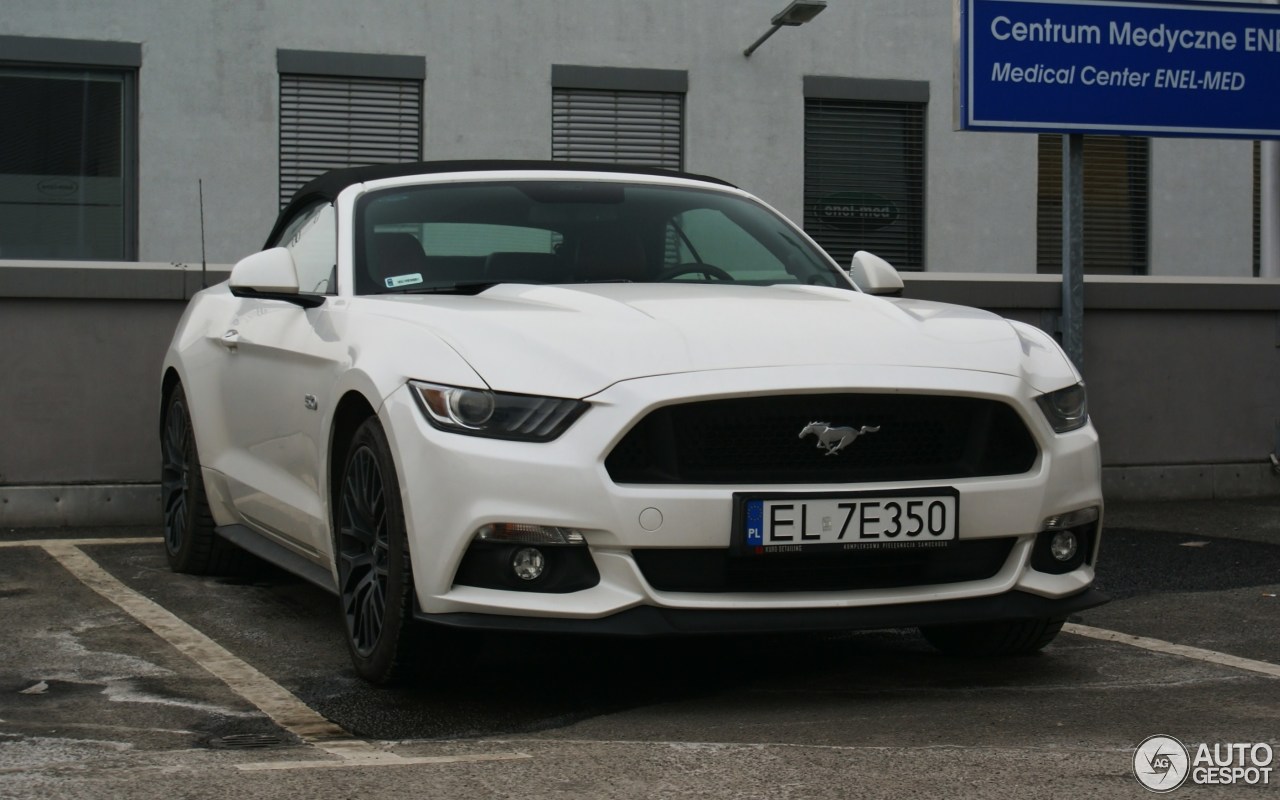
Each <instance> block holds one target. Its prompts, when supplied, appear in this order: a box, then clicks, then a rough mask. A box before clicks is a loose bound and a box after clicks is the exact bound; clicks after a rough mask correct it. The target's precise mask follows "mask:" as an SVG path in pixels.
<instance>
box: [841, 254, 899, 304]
mask: <svg viewBox="0 0 1280 800" xmlns="http://www.w3.org/2000/svg"><path fill="white" fill-rule="evenodd" d="M849 277H850V278H853V282H854V283H856V284H858V288H860V289H862V291H864V292H866V293H867V294H878V295H886V296H889V297H901V296H902V289H903V285H902V276H901V275H899V274H898V271H897V270H896V269H894V268H893V265H892V264H890V263H889V262H888V261H885V260H884V259H883V258H881V257H880V256H878V255H875V254H874V253H868V252H867V251H866V250H859V251H858V252H856V253H854V254H853V263H852V264H851V265H850V266H849Z"/></svg>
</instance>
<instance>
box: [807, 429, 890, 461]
mask: <svg viewBox="0 0 1280 800" xmlns="http://www.w3.org/2000/svg"><path fill="white" fill-rule="evenodd" d="M878 430H880V426H879V425H874V426H872V425H863V426H862V427H861V428H859V429H857V430H854V429H853V428H848V427H844V428H833V427H831V423H829V422H810V423H809V424H808V425H805V426H804V428H803V429H802V430H801V431H800V438H801V439H803V438H804V437H806V436H808V435H809V434H811V433H812V434H813V435H814V436H817V437H818V447H820V448H825V449H826V451H827V455H829V456H834V455H835V454H836V453H839V452H840V451H841V450H843V449H845V448H846V447H848V446H849V445H851V444H853V441H854V440H855V439H857V438H858V437H859V436H861V435H863V434H864V433H875V432H876V431H878Z"/></svg>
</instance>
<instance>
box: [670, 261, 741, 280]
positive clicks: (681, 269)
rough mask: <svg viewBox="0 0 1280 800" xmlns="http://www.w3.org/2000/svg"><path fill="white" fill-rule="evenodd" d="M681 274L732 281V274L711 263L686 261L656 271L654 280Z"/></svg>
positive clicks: (673, 278)
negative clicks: (656, 275)
mask: <svg viewBox="0 0 1280 800" xmlns="http://www.w3.org/2000/svg"><path fill="white" fill-rule="evenodd" d="M681 275H705V276H706V277H708V278H715V279H716V280H718V281H732V280H733V276H732V275H730V274H729V273H728V272H725V271H724V270H722V269H720V268H719V267H717V266H715V265H713V264H696V263H694V262H692V261H687V262H685V263H683V264H676V265H675V266H674V267H667V268H666V269H664V270H663V271H662V272H659V273H658V277H657V278H656V279H655V280H659V281H673V280H675V279H676V278H679V277H680V276H681Z"/></svg>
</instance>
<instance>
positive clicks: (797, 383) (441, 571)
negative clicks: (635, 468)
mask: <svg viewBox="0 0 1280 800" xmlns="http://www.w3.org/2000/svg"><path fill="white" fill-rule="evenodd" d="M779 387H787V391H788V392H790V391H810V392H822V391H832V392H838V391H849V390H850V388H851V387H857V388H858V389H859V390H865V391H896V392H908V393H909V392H918V393H952V394H959V395H967V396H975V397H987V398H993V399H1000V400H1004V401H1006V402H1009V403H1010V404H1011V405H1013V406H1014V407H1015V408H1016V409H1017V410H1018V412H1019V413H1020V414H1021V415H1022V417H1023V419H1024V421H1025V422H1026V424H1027V427H1028V428H1029V429H1030V430H1031V432H1032V435H1033V437H1034V438H1035V439H1036V442H1037V445H1038V446H1039V449H1040V457H1039V458H1038V459H1037V461H1036V463H1035V465H1034V466H1033V467H1032V469H1031V470H1029V471H1028V472H1027V473H1024V474H1020V475H1012V476H999V477H992V478H974V479H964V480H956V481H941V482H940V481H926V482H904V483H899V484H884V483H877V484H858V485H832V484H817V485H785V486H779V485H762V486H743V485H732V486H707V485H630V484H628V485H619V484H616V483H614V482H613V481H612V480H611V479H610V477H609V475H608V472H607V471H606V469H605V466H604V461H605V458H606V456H607V455H608V453H609V452H610V451H611V449H612V448H613V447H614V445H615V444H616V443H617V442H618V441H619V440H620V439H621V438H622V436H623V435H624V434H625V433H626V432H627V430H628V429H629V428H630V426H631V425H632V424H633V423H634V421H635V420H637V419H640V418H642V417H643V416H644V415H645V414H647V413H648V412H649V411H651V410H652V409H653V408H656V407H658V406H660V405H664V404H668V403H671V402H685V401H692V400H701V399H715V398H723V397H740V396H751V395H755V394H766V393H783V392H781V391H780V389H779ZM497 388H502V387H497ZM589 400H590V401H591V402H592V408H591V409H590V410H589V411H588V412H587V413H586V414H584V415H583V416H582V418H581V419H579V420H578V421H577V422H576V423H575V424H574V425H573V426H572V427H571V428H570V429H569V430H568V431H567V432H566V433H565V434H564V435H563V436H561V437H560V438H559V439H557V440H555V441H553V442H549V443H543V444H532V443H522V442H509V441H499V440H493V439H484V438H479V437H473V436H459V435H457V434H452V433H445V432H441V431H439V430H436V429H435V428H432V427H431V426H430V425H429V424H428V423H427V422H426V421H425V420H424V419H423V417H422V415H421V413H420V411H419V409H418V408H417V406H416V404H415V403H414V402H413V400H412V398H411V397H410V396H409V392H408V390H407V389H405V390H402V391H398V392H396V393H394V394H393V395H392V396H391V397H390V398H388V400H387V402H386V403H385V404H384V406H383V408H382V410H381V416H382V420H383V423H384V427H385V428H386V429H387V430H388V432H389V433H390V435H391V438H392V442H393V448H392V449H393V454H394V457H395V459H396V461H397V470H398V473H399V476H400V483H401V492H402V497H403V501H404V508H405V515H406V525H407V529H408V531H409V543H410V552H411V557H412V560H413V569H414V582H415V587H416V590H417V595H418V598H417V599H418V607H419V609H420V615H421V616H423V617H424V618H429V619H432V620H435V621H438V622H443V623H445V624H453V625H465V626H468V627H495V628H516V629H537V630H544V629H560V627H561V626H563V628H564V629H578V628H581V629H593V630H603V631H607V630H609V629H611V628H616V629H617V630H618V631H619V632H629V631H634V632H636V633H662V632H673V631H674V632H679V631H682V630H689V631H691V632H692V631H704V630H705V631H711V630H719V631H724V630H742V631H746V630H751V631H759V630H766V629H776V630H805V629H851V628H857V627H860V628H868V627H870V628H879V627H901V626H913V625H919V624H941V623H945V622H951V621H977V620H981V619H993V618H1005V619H1014V618H1027V617H1033V616H1034V617H1043V616H1058V615H1063V614H1068V613H1072V612H1073V611H1074V610H1078V608H1077V607H1076V606H1074V605H1072V603H1085V605H1080V606H1079V608H1085V607H1088V606H1089V605H1095V604H1097V602H1102V601H1101V600H1097V599H1096V597H1095V595H1094V594H1092V593H1091V592H1090V590H1089V587H1090V585H1091V584H1092V582H1093V577H1094V571H1093V565H1092V563H1086V564H1084V565H1083V566H1081V567H1080V568H1079V569H1076V570H1074V571H1072V572H1068V573H1066V574H1061V575H1051V574H1047V573H1042V572H1038V571H1036V570H1034V569H1032V568H1031V567H1030V554H1031V550H1032V545H1033V542H1034V540H1035V537H1036V534H1037V533H1038V532H1039V531H1040V530H1041V527H1042V524H1043V522H1044V520H1045V519H1046V518H1047V517H1049V516H1051V515H1055V514H1062V513H1065V512H1070V511H1075V510H1079V509H1084V508H1090V507H1097V508H1099V509H1100V508H1101V506H1102V493H1101V480H1100V465H1099V459H1098V445H1097V436H1096V433H1095V432H1094V430H1093V428H1092V426H1086V427H1085V428H1083V429H1081V430H1078V431H1073V432H1071V433H1069V434H1062V435H1058V434H1055V433H1054V432H1053V431H1052V429H1050V428H1049V426H1048V424H1047V423H1046V422H1045V421H1044V419H1043V416H1042V415H1041V414H1040V412H1039V411H1038V409H1037V408H1036V407H1035V401H1034V394H1033V392H1032V391H1031V390H1030V389H1029V387H1027V386H1026V384H1024V383H1023V382H1021V381H1019V380H1018V379H1016V378H1013V377H1010V376H1004V375H997V374H990V373H972V372H965V371H960V370H936V369H933V370H923V369H910V368H895V367H890V368H886V367H776V368H758V369H747V370H725V371H720V372H716V373H696V374H682V375H668V376H657V377H652V378H645V379H639V380H633V381H626V382H624V383H620V384H617V385H615V386H613V387H610V388H609V389H608V390H606V391H605V392H602V393H600V394H598V395H596V396H594V397H592V398H589ZM941 486H945V487H947V488H954V489H955V490H956V491H957V492H958V493H959V496H960V508H961V509H963V511H962V514H961V518H960V528H959V539H961V540H977V539H992V538H1009V539H1013V540H1015V542H1014V544H1013V546H1012V548H1011V550H1010V553H1009V556H1008V558H1007V559H1006V561H1005V563H1004V564H1003V566H1002V567H1001V568H1000V569H999V570H998V571H997V572H996V573H995V574H994V575H992V576H990V577H988V578H984V579H982V580H969V581H964V582H957V583H944V584H936V585H923V586H921V585H912V586H905V587H895V588H885V589H855V590H838V591H788V592H740V591H735V592H723V593H717V592H691V591H680V592H676V591H662V590H659V589H656V588H655V587H654V586H652V585H650V583H649V582H648V581H646V579H645V577H644V574H643V571H642V570H641V569H640V568H639V566H638V565H637V562H636V559H635V557H634V555H633V553H634V551H636V550H637V549H643V548H691V549H692V548H726V547H728V546H729V544H730V537H731V533H732V528H733V507H734V503H733V495H734V493H735V492H760V493H766V492H778V491H786V492H794V493H806V492H812V493H819V492H832V491H841V490H847V491H850V492H853V491H870V490H886V491H890V490H897V489H928V488H937V487H941ZM502 522H521V523H528V524H534V525H545V526H557V527H563V528H572V529H576V530H580V531H582V532H583V533H584V536H585V538H586V540H587V546H588V547H589V550H590V554H591V558H592V560H593V561H594V563H595V565H596V567H598V569H599V573H600V580H599V583H598V584H597V585H595V586H592V587H590V588H587V589H582V590H580V591H574V592H569V593H565V594H546V593H538V592H527V591H513V590H503V589H493V588H481V587H477V586H464V585H458V584H456V583H455V580H454V578H455V575H456V573H457V569H458V565H459V564H460V563H461V562H462V559H463V557H464V554H465V553H466V551H467V548H468V546H469V545H470V544H471V540H472V535H473V533H474V532H475V531H476V530H477V529H478V528H479V527H480V526H482V525H487V524H492V523H502ZM1070 598H1074V600H1070V602H1069V599H1070ZM1055 604H1057V605H1055ZM953 617H954V618H953ZM806 619H812V620H813V622H811V623H806V622H805V620H806ZM814 625H817V627H816V628H814V627H813V626H814ZM761 626H764V627H761ZM771 626H773V627H771Z"/></svg>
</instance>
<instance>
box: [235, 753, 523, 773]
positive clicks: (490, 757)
mask: <svg viewBox="0 0 1280 800" xmlns="http://www.w3.org/2000/svg"><path fill="white" fill-rule="evenodd" d="M527 758H533V756H531V755H529V754H528V753H478V754H476V755H459V756H422V757H419V758H402V757H401V756H397V755H395V754H394V753H382V754H381V755H380V756H379V757H377V758H370V757H352V758H348V759H344V760H343V761H264V762H262V763H259V764H237V765H236V767H237V769H240V770H243V771H245V772H267V771H273V770H274V771H281V770H290V769H334V768H337V767H341V768H344V769H349V768H351V767H390V766H398V767H403V766H409V765H412V764H471V763H476V762H481V761H523V760H524V759H527Z"/></svg>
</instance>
